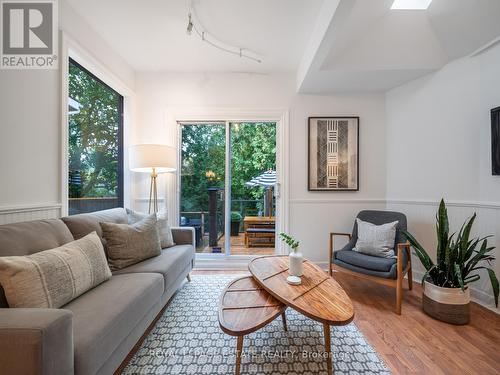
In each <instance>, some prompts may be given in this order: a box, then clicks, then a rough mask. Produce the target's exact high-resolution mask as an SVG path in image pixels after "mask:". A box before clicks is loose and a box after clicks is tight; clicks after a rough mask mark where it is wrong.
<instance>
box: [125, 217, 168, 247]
mask: <svg viewBox="0 0 500 375" xmlns="http://www.w3.org/2000/svg"><path fill="white" fill-rule="evenodd" d="M127 216H128V223H129V224H135V223H137V222H138V221H141V220H142V219H144V218H145V217H147V216H148V214H143V213H141V212H137V211H133V210H130V209H128V208H127ZM156 227H157V228H158V234H159V235H160V243H161V248H162V249H165V248H167V247H172V246H174V245H175V243H174V237H173V235H172V229H171V228H170V225H168V218H167V213H166V212H158V213H156Z"/></svg>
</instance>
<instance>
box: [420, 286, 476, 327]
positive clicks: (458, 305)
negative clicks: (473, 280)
mask: <svg viewBox="0 0 500 375" xmlns="http://www.w3.org/2000/svg"><path fill="white" fill-rule="evenodd" d="M422 305H423V308H424V311H425V312H426V313H427V314H428V315H430V316H432V317H433V318H436V319H438V320H441V321H443V322H447V323H452V324H467V323H468V322H469V320H470V288H469V287H468V286H466V287H465V290H464V291H462V289H461V288H443V287H440V286H436V285H434V284H431V283H430V282H427V281H426V282H424V297H423V299H422Z"/></svg>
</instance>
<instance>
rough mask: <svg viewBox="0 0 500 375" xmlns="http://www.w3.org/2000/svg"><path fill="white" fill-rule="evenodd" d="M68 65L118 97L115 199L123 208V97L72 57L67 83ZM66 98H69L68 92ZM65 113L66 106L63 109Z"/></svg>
mask: <svg viewBox="0 0 500 375" xmlns="http://www.w3.org/2000/svg"><path fill="white" fill-rule="evenodd" d="M70 64H73V65H74V66H76V67H77V68H78V69H80V70H82V71H84V72H85V73H86V74H88V75H89V76H90V77H91V78H92V79H94V80H96V81H97V82H99V83H100V84H102V85H104V86H106V87H107V88H108V89H110V90H112V91H114V92H115V93H116V94H117V95H118V132H117V137H118V171H117V172H118V179H117V184H118V186H117V199H118V201H117V202H118V205H117V207H123V206H124V175H125V170H124V152H125V150H124V130H123V122H124V121H123V119H124V96H123V95H122V94H120V93H119V92H118V91H117V90H115V89H114V88H112V87H111V86H110V85H108V84H107V83H105V82H104V81H103V80H102V79H100V78H99V77H97V76H96V75H95V74H94V73H92V72H91V71H90V70H89V69H87V68H85V67H84V66H83V65H82V64H80V63H79V62H78V61H76V60H75V59H74V58H73V57H71V56H68V59H67V74H66V79H67V81H68V82H69V66H70ZM67 94H68V96H69V90H68V93H67ZM65 110H66V111H67V106H66V108H65ZM67 120H68V121H66V128H67V127H68V126H69V117H68V118H67ZM68 136H69V134H68V132H66V134H65V137H66V139H65V142H66V144H68ZM66 155H68V156H67V159H66V168H67V170H68V167H69V158H68V157H69V146H67V147H66ZM66 191H69V181H68V175H66ZM66 206H67V207H68V208H69V195H67V196H66ZM66 214H69V212H66Z"/></svg>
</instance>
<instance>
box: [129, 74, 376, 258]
mask: <svg viewBox="0 0 500 375" xmlns="http://www.w3.org/2000/svg"><path fill="white" fill-rule="evenodd" d="M136 93H137V97H138V107H139V113H138V121H137V126H136V128H135V130H134V142H137V143H142V142H144V143H147V142H160V143H169V142H171V141H170V136H171V135H172V134H175V129H171V127H172V126H175V125H172V123H171V122H169V121H167V120H166V119H167V118H168V117H169V115H170V113H169V112H170V111H171V110H172V108H176V109H177V110H178V109H179V108H183V110H182V112H183V113H189V111H190V110H192V111H193V112H195V111H196V110H197V108H200V107H203V108H239V109H245V110H262V109H266V108H267V109H289V113H290V160H289V163H290V231H291V232H292V233H293V234H294V235H296V236H297V237H298V238H299V239H300V240H301V242H302V250H303V252H304V253H305V255H306V256H307V257H309V258H310V259H312V260H314V261H318V262H326V261H327V258H328V251H327V249H328V232H329V231H332V230H336V231H350V230H351V227H352V224H353V220H354V217H355V215H356V213H357V212H358V211H359V210H360V209H365V208H384V206H385V202H384V197H385V183H386V175H385V168H384V163H385V149H386V147H385V118H384V111H385V104H384V96H383V95H381V94H379V95H373V94H372V95H346V96H313V95H298V94H296V93H295V80H294V76H292V75H257V74H236V73H235V74H229V73H228V74H190V73H168V74H167V73H166V74H159V73H144V74H138V75H137V76H136ZM323 115H324V116H335V115H340V116H342V115H356V116H360V163H361V165H360V191H359V192H337V193H333V192H308V191H307V118H308V117H309V116H323ZM147 184H148V182H147V178H146V177H143V178H141V179H139V180H137V186H136V188H137V190H136V191H137V192H136V198H144V197H145V196H146V192H147V186H148V185H147Z"/></svg>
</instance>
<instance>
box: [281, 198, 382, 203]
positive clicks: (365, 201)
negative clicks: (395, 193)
mask: <svg viewBox="0 0 500 375" xmlns="http://www.w3.org/2000/svg"><path fill="white" fill-rule="evenodd" d="M361 203H366V204H385V203H386V200H385V199H381V198H378V199H377V198H375V199H363V198H360V199H355V198H347V199H341V198H335V199H290V204H361Z"/></svg>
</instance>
